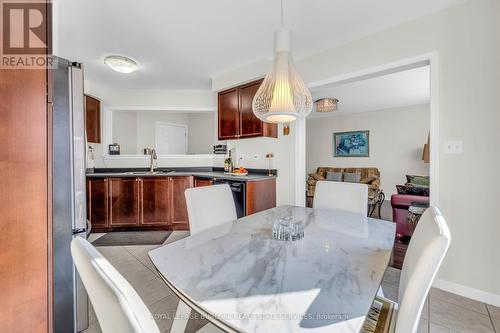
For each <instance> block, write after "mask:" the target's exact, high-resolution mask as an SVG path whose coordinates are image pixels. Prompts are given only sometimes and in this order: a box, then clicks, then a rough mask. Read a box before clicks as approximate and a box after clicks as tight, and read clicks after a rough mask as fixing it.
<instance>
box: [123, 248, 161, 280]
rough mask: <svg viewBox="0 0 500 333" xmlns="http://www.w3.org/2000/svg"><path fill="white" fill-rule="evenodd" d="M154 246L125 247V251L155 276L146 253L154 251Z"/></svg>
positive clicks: (154, 270)
mask: <svg viewBox="0 0 500 333" xmlns="http://www.w3.org/2000/svg"><path fill="white" fill-rule="evenodd" d="M157 247H158V246H156V245H144V246H125V249H126V250H127V251H128V252H129V253H130V254H132V255H133V256H134V257H135V258H136V259H137V260H139V261H140V262H141V263H143V264H144V265H146V267H147V268H149V269H150V270H151V271H152V272H153V273H155V274H156V268H155V266H154V265H153V263H152V262H151V259H150V258H149V255H148V252H149V251H151V250H154V249H156V248H157Z"/></svg>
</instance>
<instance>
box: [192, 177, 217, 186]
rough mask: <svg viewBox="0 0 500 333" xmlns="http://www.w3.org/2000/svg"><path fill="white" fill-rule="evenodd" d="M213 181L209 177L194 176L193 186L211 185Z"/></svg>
mask: <svg viewBox="0 0 500 333" xmlns="http://www.w3.org/2000/svg"><path fill="white" fill-rule="evenodd" d="M213 184H214V181H213V179H210V178H195V180H194V187H202V186H210V185H213Z"/></svg>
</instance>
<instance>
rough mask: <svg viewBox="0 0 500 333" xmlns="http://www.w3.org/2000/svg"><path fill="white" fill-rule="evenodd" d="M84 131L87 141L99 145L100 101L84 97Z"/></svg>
mask: <svg viewBox="0 0 500 333" xmlns="http://www.w3.org/2000/svg"><path fill="white" fill-rule="evenodd" d="M85 129H86V132H87V141H88V142H92V143H101V101H100V100H98V99H96V98H94V97H91V96H88V95H85Z"/></svg>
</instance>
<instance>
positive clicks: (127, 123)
mask: <svg viewBox="0 0 500 333" xmlns="http://www.w3.org/2000/svg"><path fill="white" fill-rule="evenodd" d="M112 127H113V140H112V141H113V143H118V144H119V145H120V153H121V154H137V112H113V126H112Z"/></svg>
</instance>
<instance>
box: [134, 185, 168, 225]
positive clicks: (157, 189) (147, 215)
mask: <svg viewBox="0 0 500 333" xmlns="http://www.w3.org/2000/svg"><path fill="white" fill-rule="evenodd" d="M140 184H141V198H140V205H141V218H140V225H144V226H168V225H169V224H170V202H169V190H168V184H169V181H168V178H166V177H165V178H163V177H162V178H156V177H150V178H142V180H141V182H140Z"/></svg>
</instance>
